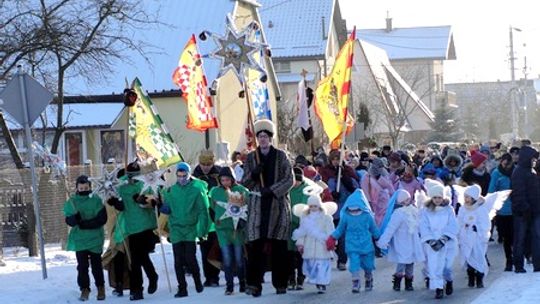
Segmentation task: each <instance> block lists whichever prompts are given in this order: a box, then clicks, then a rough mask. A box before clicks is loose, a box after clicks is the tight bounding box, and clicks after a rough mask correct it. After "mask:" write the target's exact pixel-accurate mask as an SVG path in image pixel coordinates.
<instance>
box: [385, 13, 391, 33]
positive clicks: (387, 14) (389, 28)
mask: <svg viewBox="0 0 540 304" xmlns="http://www.w3.org/2000/svg"><path fill="white" fill-rule="evenodd" d="M391 31H392V18H390V12H388V11H386V32H387V33H390V32H391Z"/></svg>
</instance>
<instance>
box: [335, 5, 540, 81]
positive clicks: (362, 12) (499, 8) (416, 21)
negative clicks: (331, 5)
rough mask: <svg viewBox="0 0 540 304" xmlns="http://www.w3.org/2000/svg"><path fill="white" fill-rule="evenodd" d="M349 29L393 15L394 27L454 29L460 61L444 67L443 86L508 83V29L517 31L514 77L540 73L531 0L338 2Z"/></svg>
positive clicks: (537, 18) (539, 32) (538, 18)
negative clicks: (438, 26) (526, 66)
mask: <svg viewBox="0 0 540 304" xmlns="http://www.w3.org/2000/svg"><path fill="white" fill-rule="evenodd" d="M339 1H340V5H341V12H342V15H343V17H344V18H345V19H346V20H347V26H348V27H349V28H352V26H353V25H356V27H357V28H384V27H385V18H386V13H387V11H389V13H390V17H392V19H393V26H394V27H416V26H437V25H451V26H452V28H453V33H454V41H455V46H456V53H457V60H454V61H447V63H446V64H445V82H447V83H454V82H473V81H476V82H478V81H495V80H497V79H500V80H509V79H510V64H509V61H508V58H509V45H510V43H509V27H510V26H513V27H516V28H519V29H521V30H522V31H521V32H516V31H514V51H515V55H516V58H517V60H516V79H519V78H522V77H523V62H524V60H523V58H524V56H527V65H528V66H529V68H528V70H527V72H528V74H529V75H528V78H538V77H539V76H538V75H539V74H540V11H539V9H538V6H539V3H538V2H537V1H534V0H533V1H531V0H528V1H527V0H506V1H502V0H492V1H488V0H453V1H449V0H447V1H439V0H405V1H404V0H378V1H362V0H339Z"/></svg>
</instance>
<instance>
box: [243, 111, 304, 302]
mask: <svg viewBox="0 0 540 304" xmlns="http://www.w3.org/2000/svg"><path fill="white" fill-rule="evenodd" d="M255 134H256V136H257V141H258V142H259V147H258V148H257V149H256V150H255V151H253V152H250V153H249V154H248V157H247V160H246V162H245V163H244V170H245V171H244V178H243V180H242V183H243V184H244V185H245V186H246V187H247V188H248V189H249V190H250V191H254V192H260V194H261V195H260V196H256V195H250V197H249V202H248V220H247V227H246V228H247V240H248V246H247V249H248V263H247V284H248V292H250V293H251V295H252V296H254V297H259V296H260V295H261V292H262V282H263V276H264V272H265V266H266V265H265V264H266V263H265V261H266V260H267V259H268V258H270V260H271V267H272V269H271V270H272V285H273V286H274V288H276V293H277V294H284V293H286V292H287V281H288V269H289V267H288V264H287V263H288V261H287V240H288V239H289V236H290V229H291V207H290V202H289V195H288V194H289V191H290V189H291V188H292V186H293V182H294V178H293V172H292V167H291V164H290V162H289V160H288V159H287V155H286V153H285V152H284V151H283V150H280V149H276V148H274V147H273V146H272V144H271V141H272V137H273V135H274V134H275V127H274V124H273V123H272V122H271V121H270V120H266V119H263V120H259V121H257V122H255ZM257 158H258V159H257Z"/></svg>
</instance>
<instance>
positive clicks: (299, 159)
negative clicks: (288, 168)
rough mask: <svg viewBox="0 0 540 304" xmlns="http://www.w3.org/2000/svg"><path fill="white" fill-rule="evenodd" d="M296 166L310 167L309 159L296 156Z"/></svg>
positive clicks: (300, 155)
mask: <svg viewBox="0 0 540 304" xmlns="http://www.w3.org/2000/svg"><path fill="white" fill-rule="evenodd" d="M294 164H295V165H297V166H302V167H305V166H308V165H310V163H309V161H308V160H307V158H306V157H305V156H304V155H302V154H299V155H298V156H296V158H295V159H294Z"/></svg>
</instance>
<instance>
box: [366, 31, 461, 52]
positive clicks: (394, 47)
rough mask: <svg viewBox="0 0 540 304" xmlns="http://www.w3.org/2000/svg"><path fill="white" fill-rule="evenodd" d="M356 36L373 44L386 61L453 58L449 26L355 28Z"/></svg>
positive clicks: (453, 50) (451, 35)
mask: <svg viewBox="0 0 540 304" xmlns="http://www.w3.org/2000/svg"><path fill="white" fill-rule="evenodd" d="M356 38H358V39H360V40H363V41H366V42H368V43H370V44H373V45H375V46H377V47H379V48H381V49H383V50H385V51H386V53H387V54H388V58H390V60H400V59H440V60H451V59H456V53H455V48H454V38H453V34H452V27H451V26H449V25H446V26H429V27H410V28H394V29H392V30H391V31H389V32H388V31H386V29H359V30H356Z"/></svg>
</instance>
